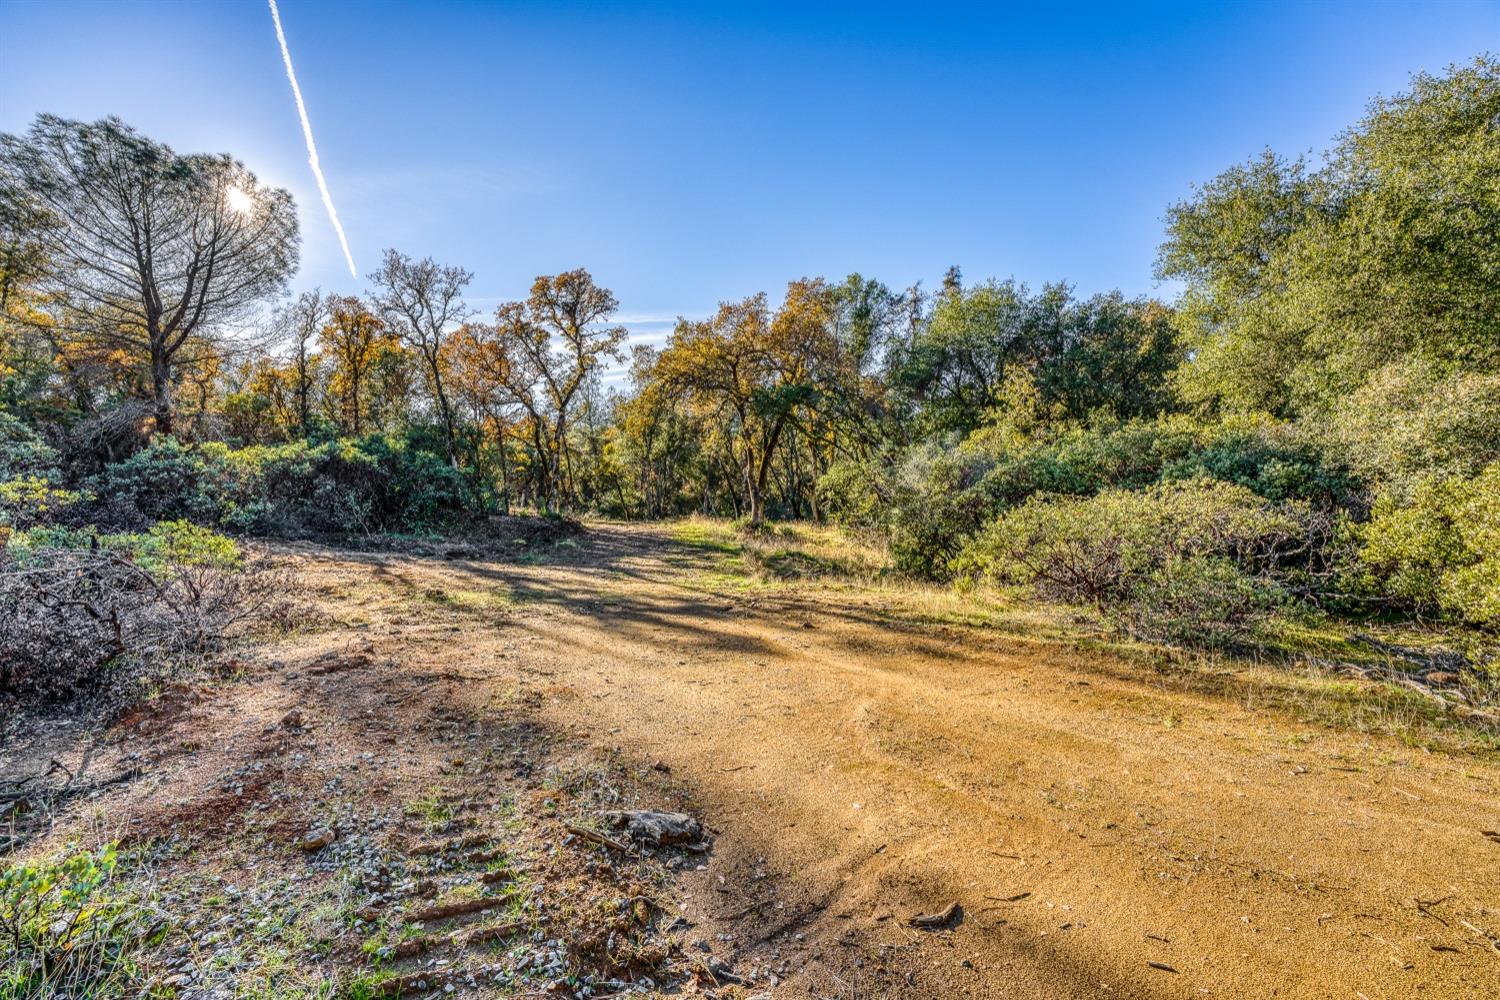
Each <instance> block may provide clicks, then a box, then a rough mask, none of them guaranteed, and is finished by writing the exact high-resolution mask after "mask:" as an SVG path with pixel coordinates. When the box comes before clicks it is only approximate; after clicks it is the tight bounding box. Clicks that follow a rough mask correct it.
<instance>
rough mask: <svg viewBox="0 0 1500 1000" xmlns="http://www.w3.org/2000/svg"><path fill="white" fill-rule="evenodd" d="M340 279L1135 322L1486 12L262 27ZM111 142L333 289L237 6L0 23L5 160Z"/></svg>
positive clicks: (653, 302)
mask: <svg viewBox="0 0 1500 1000" xmlns="http://www.w3.org/2000/svg"><path fill="white" fill-rule="evenodd" d="M281 13H282V20H283V23H284V26H285V29H286V33H287V38H288V42H289V44H290V46H291V51H292V57H293V59H294V60H295V63H296V67H297V72H298V76H299V78H300V81H301V84H302V89H303V93H304V96H305V98H306V100H307V104H308V110H309V112H310V115H311V119H312V124H313V129H314V132H315V134H316V137H317V141H318V146H319V153H320V154H321V159H322V163H323V168H324V170H325V172H326V174H327V177H328V183H329V186H330V188H331V189H332V193H333V197H334V200H335V203H336V204H337V206H338V209H339V214H340V216H341V217H342V219H343V222H344V226H345V229H346V230H347V232H348V235H349V242H350V244H351V247H352V249H353V253H354V256H355V262H356V264H357V265H358V266H359V267H360V270H361V272H362V273H367V272H368V271H369V270H371V269H372V268H373V267H374V265H375V263H376V261H377V258H378V256H379V253H380V250H381V249H382V248H383V247H386V246H395V247H398V248H400V249H402V250H404V251H406V252H408V253H411V254H414V255H432V256H434V257H437V258H438V259H439V260H443V261H446V262H452V263H460V264H463V265H464V266H466V267H468V268H469V269H470V270H472V271H474V272H475V275H476V278H475V282H474V284H473V286H472V292H473V296H472V298H473V301H474V303H475V305H477V306H480V307H482V308H485V309H489V308H491V307H492V306H493V303H495V302H496V301H499V300H501V299H504V298H511V297H517V296H519V295H522V294H524V292H525V290H526V288H527V287H528V285H529V284H530V280H531V279H532V277H534V276H535V275H537V274H541V273H552V272H555V271H558V270H562V269H566V268H570V267H576V266H580V265H582V266H586V267H588V268H589V269H590V270H591V271H592V272H593V273H594V275H595V277H596V278H597V279H599V280H600V281H601V282H602V283H604V284H606V285H608V286H609V287H611V288H613V289H614V290H615V292H616V294H617V295H618V296H619V299H620V302H621V307H622V315H623V316H624V317H625V318H626V319H627V321H628V322H629V323H630V324H631V325H632V327H633V329H635V330H636V331H637V332H638V333H639V334H640V335H642V336H647V337H650V336H652V335H656V336H659V335H660V334H661V332H662V331H663V330H664V329H665V328H666V327H667V325H668V324H669V322H670V318H671V317H672V316H674V315H677V314H679V313H685V314H688V315H697V314H702V313H704V312H706V311H707V310H709V309H710V308H712V307H713V305H714V304H715V303H716V302H718V301H720V300H723V299H728V298H738V297H741V296H744V295H746V294H749V293H751V292H754V291H758V290H767V291H769V292H771V293H772V295H773V297H774V296H775V295H777V294H779V291H780V289H781V288H782V287H783V286H784V285H785V283H786V282H787V281H788V280H789V279H792V278H795V277H798V276H802V275H811V274H822V275H826V276H829V277H840V276H842V275H844V274H847V273H849V272H851V271H859V272H861V273H863V274H865V275H868V276H874V277H878V278H880V279H882V280H884V281H886V282H887V283H889V284H891V285H893V286H898V287H902V286H905V285H908V284H910V283H912V282H914V281H918V280H920V281H923V282H924V283H925V284H926V286H927V287H929V288H930V287H932V286H933V285H935V284H936V283H937V282H938V280H939V278H940V276H941V274H942V272H943V270H944V269H945V268H946V267H947V266H948V265H950V264H954V263H956V264H959V265H960V266H962V268H963V270H964V274H965V276H966V278H968V279H969V280H975V279H979V278H983V277H988V276H997V277H1011V276H1014V277H1016V278H1019V279H1021V280H1024V281H1027V282H1030V283H1032V284H1033V285H1036V284H1039V283H1041V282H1042V281H1046V280H1052V279H1059V278H1062V279H1067V280H1069V281H1071V282H1073V283H1075V284H1076V285H1077V287H1078V290H1079V291H1080V292H1083V293H1091V292H1094V291H1099V290H1104V289H1108V288H1115V287H1118V288H1122V289H1124V290H1125V291H1126V292H1128V293H1132V294H1134V293H1163V292H1170V291H1171V290H1170V289H1159V288H1158V287H1157V286H1156V285H1155V283H1154V282H1153V279H1152V277H1151V265H1152V259H1153V256H1154V253H1155V248H1156V245H1157V243H1158V241H1159V239H1160V235H1161V218H1162V214H1163V211H1164V209H1165V207H1166V206H1167V205H1168V204H1169V203H1170V202H1172V201H1174V200H1176V199H1179V198H1181V197H1183V196H1185V195H1186V194H1187V193H1188V192H1189V190H1190V185H1191V184H1192V183H1194V182H1196V181H1202V180H1206V179H1208V178H1210V177H1212V176H1213V175H1214V174H1216V173H1217V172H1219V171H1220V170H1222V169H1224V168H1225V167H1227V166H1229V165H1230V164H1232V163H1234V162H1237V161H1239V160H1243V159H1244V158H1246V157H1248V156H1250V155H1252V154H1254V153H1256V152H1257V151H1258V150H1260V149H1262V148H1264V147H1266V146H1271V147H1273V148H1275V149H1277V150H1278V151H1282V152H1286V153H1292V154H1295V153H1298V152H1317V151H1320V150H1322V149H1324V148H1326V147H1327V146H1328V145H1329V143H1330V141H1331V140H1332V139H1333V137H1334V136H1335V135H1336V134H1337V132H1338V131H1339V130H1340V129H1342V128H1344V127H1345V126H1347V125H1349V124H1351V123H1352V122H1353V121H1354V120H1356V118H1357V117H1358V116H1359V115H1360V113H1361V111H1362V109H1363V107H1364V104H1365V102H1366V101H1367V100H1368V99H1369V98H1370V97H1371V96H1373V95H1375V94H1377V93H1390V92H1393V91H1396V90H1400V89H1403V88H1404V86H1405V84H1406V81H1407V79H1408V78H1409V75H1410V74H1411V73H1412V72H1414V71H1416V70H1421V69H1427V70H1434V71H1435V70H1441V69H1442V68H1443V67H1444V66H1446V65H1447V64H1449V63H1452V62H1455V61H1467V60H1468V59H1471V58H1472V57H1473V56H1475V55H1477V54H1478V53H1479V52H1480V51H1482V50H1484V49H1485V48H1486V47H1488V48H1490V49H1496V48H1500V3H1497V2H1483V3H1458V2H1450V3H1440V4H1429V3H1359V4H1353V3H1347V4H1346V3H1316V4H1275V3H1254V4H1250V3H1238V4H1222V5H1200V4H1192V5H1187V4H1184V5H1175V6H1171V5H1165V6H1135V7H1127V6H1126V5H1118V4H1075V5H1071V6H1052V5H1048V6H1047V7H1045V8H1044V7H1043V6H1041V5H1033V6H1030V7H1016V8H1010V7H1006V6H1005V5H1002V4H982V5H974V6H949V5H943V4H936V3H926V4H908V5H883V4H878V3H866V4H855V5H821V4H820V5H812V4H785V5H761V4H753V3H725V4H646V5H625V4H599V3H590V4H564V3H545V4H544V3H536V4H529V3H436V2H433V3H380V2H376V3H352V2H351V3H314V2H311V0H281ZM39 111H51V112H54V113H58V114H62V115H66V116H70V117H77V118H96V117H99V116H102V115H106V114H117V115H120V116H121V117H123V118H124V119H126V120H127V121H129V122H130V123H132V124H133V125H135V126H136V127H137V128H139V129H141V130H142V131H144V132H146V133H147V134H149V135H151V136H153V137H155V138H158V139H160V140H163V141H166V142H168V143H170V144H171V145H173V146H175V147H176V148H178V149H179V150H183V151H212V152H220V151H228V152H231V153H233V154H234V155H235V156H237V157H239V158H240V159H242V160H244V161H245V162H246V163H247V164H248V165H249V166H250V167H251V168H252V169H254V170H255V171H256V172H257V173H258V174H259V175H260V177H261V179H262V180H263V181H268V182H271V183H274V184H277V185H281V186H284V187H287V188H289V189H291V191H292V192H293V193H294V194H295V195H296V197H297V202H298V206H299V210H300V212H301V216H302V231H303V239H304V247H303V251H304V252H303V268H302V273H301V274H299V275H298V277H297V279H296V285H297V287H298V288H302V287H311V286H313V285H321V286H322V287H323V288H324V289H325V290H329V291H358V290H360V289H361V288H363V287H364V282H363V281H360V282H354V281H352V280H351V279H350V277H349V274H348V271H347V269H346V268H345V267H344V265H343V263H342V259H341V255H340V253H339V250H338V246H337V243H336V240H335V238H334V235H333V232H332V229H331V227H330V225H329V223H328V221H327V219H326V217H325V216H324V214H323V211H322V207H321V204H320V202H319V200H318V196H317V191H316V188H315V186H314V182H313V179H312V176H311V174H310V172H309V170H308V167H307V162H306V153H305V151H304V149H303V145H302V137H301V132H300V128H299V125H298V122H297V117H296V113H295V109H294V107H293V104H292V98H291V94H290V90H289V88H288V85H287V81H286V77H285V75H284V73H283V70H282V66H281V59H280V54H279V51H278V49H277V46H276V39H275V35H274V32H273V29H272V25H271V19H270V14H269V11H268V9H267V7H266V5H265V4H264V3H263V2H258V0H217V2H197V3H185V2H176V3H131V2H124V0H120V2H114V3H105V2H92V3H73V2H66V0H48V2H31V0H0V130H4V131H12V132H13V131H17V130H20V129H23V128H24V127H25V126H26V125H27V123H28V122H29V121H30V119H31V118H32V116H34V115H35V114H36V113H37V112H39Z"/></svg>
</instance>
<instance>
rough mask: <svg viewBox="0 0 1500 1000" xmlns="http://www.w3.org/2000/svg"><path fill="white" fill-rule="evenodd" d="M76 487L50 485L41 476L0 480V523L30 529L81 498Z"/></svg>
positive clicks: (69, 508)
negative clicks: (61, 487)
mask: <svg viewBox="0 0 1500 1000" xmlns="http://www.w3.org/2000/svg"><path fill="white" fill-rule="evenodd" d="M85 496H86V495H85V494H83V493H79V492H78V491H77V490H65V489H60V488H59V487H57V486H54V485H53V484H52V483H51V482H50V481H48V480H46V479H43V478H42V477H41V476H21V477H19V478H17V479H7V480H4V481H0V524H3V525H8V526H10V527H13V528H30V527H32V526H33V525H37V524H46V523H48V522H50V521H53V520H55V519H57V518H58V517H61V516H63V515H65V514H66V513H67V512H68V511H70V510H71V509H72V508H74V507H75V506H77V505H78V504H79V503H80V502H82V501H83V500H84V499H85Z"/></svg>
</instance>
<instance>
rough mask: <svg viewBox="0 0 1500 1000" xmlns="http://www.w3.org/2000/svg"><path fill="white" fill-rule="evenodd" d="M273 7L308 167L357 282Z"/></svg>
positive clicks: (272, 0)
mask: <svg viewBox="0 0 1500 1000" xmlns="http://www.w3.org/2000/svg"><path fill="white" fill-rule="evenodd" d="M267 2H268V3H270V5H271V20H272V21H274V22H275V23H276V40H277V41H278V42H280V43H281V61H282V62H284V63H286V78H287V79H288V80H290V81H291V83H292V96H293V97H294V98H296V99H297V117H298V118H301V119H302V138H304V139H306V140H307V165H308V166H310V167H312V172H313V176H314V177H316V178H317V179H318V192H319V193H320V194H322V195H323V207H324V208H325V209H327V210H328V221H329V222H332V223H333V231H334V232H336V233H338V234H339V246H341V247H343V248H344V260H345V261H346V262H347V263H348V264H349V273H350V274H351V275H353V276H354V278H355V279H356V280H358V278H359V272H358V271H357V270H355V268H354V255H353V254H351V253H350V252H349V241H348V240H347V239H345V238H344V227H343V226H342V225H341V224H340V223H339V213H338V212H337V211H335V210H334V207H333V195H331V194H329V193H328V182H327V181H326V180H324V179H323V168H322V167H320V166H319V165H318V147H317V144H315V143H314V142H313V135H312V123H311V122H309V121H308V120H307V105H305V104H303V103H302V88H301V87H299V86H297V71H296V70H294V69H292V53H291V51H290V50H288V49H287V47H286V34H285V33H284V32H283V31H282V30H281V12H280V11H279V10H277V9H276V0H267Z"/></svg>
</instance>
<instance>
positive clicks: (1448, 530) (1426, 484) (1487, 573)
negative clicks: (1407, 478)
mask: <svg viewBox="0 0 1500 1000" xmlns="http://www.w3.org/2000/svg"><path fill="white" fill-rule="evenodd" d="M1356 531H1357V534H1358V538H1359V541H1360V543H1361V544H1360V548H1359V563H1358V565H1357V566H1356V567H1354V569H1353V571H1352V572H1353V575H1355V576H1356V578H1357V583H1358V584H1359V585H1360V586H1362V587H1363V588H1364V589H1365V590H1366V591H1367V592H1370V593H1373V594H1375V595H1378V596H1382V597H1386V598H1394V599H1395V600H1397V601H1400V602H1402V603H1405V604H1408V605H1410V606H1412V607H1414V608H1416V609H1417V610H1419V611H1422V612H1429V613H1437V614H1443V615H1447V616H1450V617H1452V618H1455V619H1458V620H1460V621H1465V622H1468V623H1471V624H1475V625H1487V626H1491V627H1493V626H1496V625H1500V462H1495V463H1493V464H1491V465H1489V466H1488V467H1487V468H1485V469H1484V470H1483V471H1482V472H1481V473H1480V474H1479V475H1477V476H1474V477H1473V478H1464V477H1460V476H1451V477H1446V478H1440V477H1435V476H1434V477H1428V478H1426V479H1422V480H1420V481H1418V483H1417V484H1416V485H1415V486H1414V487H1412V488H1411V489H1410V491H1409V499H1407V500H1406V501H1405V502H1401V500H1400V499H1399V494H1397V493H1395V492H1391V493H1386V494H1383V495H1382V496H1381V497H1380V498H1379V499H1377V500H1376V503H1375V508H1374V511H1373V513H1372V515H1371V518H1370V521H1369V523H1367V524H1364V525H1361V526H1360V527H1359V528H1357V529H1356Z"/></svg>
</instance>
